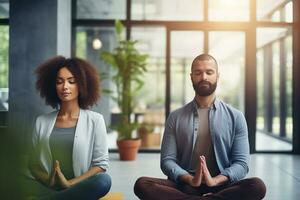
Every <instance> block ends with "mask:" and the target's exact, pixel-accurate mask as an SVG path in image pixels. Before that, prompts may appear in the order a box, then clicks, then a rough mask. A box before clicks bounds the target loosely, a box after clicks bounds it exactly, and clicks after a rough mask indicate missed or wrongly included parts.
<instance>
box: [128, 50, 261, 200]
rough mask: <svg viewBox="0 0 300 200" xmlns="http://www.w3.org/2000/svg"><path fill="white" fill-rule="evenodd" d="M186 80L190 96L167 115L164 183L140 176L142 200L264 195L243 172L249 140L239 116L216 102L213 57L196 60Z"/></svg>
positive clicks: (247, 199) (208, 199)
mask: <svg viewBox="0 0 300 200" xmlns="http://www.w3.org/2000/svg"><path fill="white" fill-rule="evenodd" d="M190 77H191V80H192V83H193V87H194V90H195V98H194V99H193V100H192V101H191V102H190V103H188V104H187V105H185V106H183V107H182V108H180V109H178V110H176V111H174V112H172V113H171V114H170V115H169V117H168V119H167V121H166V124H165V132H164V137H163V142H162V147H161V169H162V171H163V173H164V174H165V175H166V176H168V179H167V180H166V179H158V178H151V177H141V178H139V179H138V180H137V181H136V183H135V186H134V192H135V194H136V195H137V196H138V197H139V198H140V199H143V200H159V199H162V200H172V199H174V200H175V199H176V200H183V199H184V200H192V199H193V200H196V199H197V200H217V199H218V200H219V199H222V200H223V199H226V200H235V199H243V200H256V199H257V200H258V199H262V198H263V197H264V196H265V193H266V187H265V185H264V183H263V181H262V180H261V179H259V178H256V177H255V178H247V179H243V178H244V177H245V176H246V174H247V173H248V170H249V168H248V163H249V157H250V155H249V142H248V131H247V124H246V120H245V117H244V116H243V114H242V112H240V111H238V110H236V109H235V108H233V107H231V106H230V105H228V104H226V103H224V102H223V101H221V100H219V99H217V98H216V95H215V90H216V87H217V83H218V79H219V72H218V64H217V61H216V60H215V58H214V57H212V56H211V55H208V54H201V55H199V56H197V57H196V58H195V59H194V60H193V62H192V66H191V73H190Z"/></svg>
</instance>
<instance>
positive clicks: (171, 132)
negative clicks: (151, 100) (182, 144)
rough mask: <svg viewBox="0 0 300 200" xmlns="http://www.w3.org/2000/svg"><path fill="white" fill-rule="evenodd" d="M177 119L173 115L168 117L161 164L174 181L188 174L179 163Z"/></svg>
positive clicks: (162, 168) (165, 172)
mask: <svg viewBox="0 0 300 200" xmlns="http://www.w3.org/2000/svg"><path fill="white" fill-rule="evenodd" d="M175 131H176V129H175V119H174V117H173V115H172V113H171V114H170V116H169V117H168V119H167V121H166V125H165V131H164V136H163V141H162V146H161V159H160V166H161V170H162V171H163V173H164V174H165V175H166V176H168V178H170V179H171V180H172V181H174V182H179V177H180V176H182V175H185V174H188V172H187V171H186V170H184V169H183V168H181V167H180V166H179V165H178V164H177V163H178V162H177V144H176V136H175Z"/></svg>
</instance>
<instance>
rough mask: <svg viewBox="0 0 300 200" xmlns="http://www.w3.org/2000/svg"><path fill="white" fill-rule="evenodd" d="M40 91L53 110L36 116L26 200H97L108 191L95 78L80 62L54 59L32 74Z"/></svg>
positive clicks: (104, 140)
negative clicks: (96, 110)
mask: <svg viewBox="0 0 300 200" xmlns="http://www.w3.org/2000/svg"><path fill="white" fill-rule="evenodd" d="M36 74H37V82H36V88H37V89H38V91H39V93H40V95H41V97H42V98H44V99H45V102H46V104H47V105H50V106H51V107H53V108H54V109H55V111H53V112H51V113H48V114H44V115H41V116H39V117H37V119H36V122H35V127H34V131H33V135H32V147H33V148H32V155H31V158H30V162H29V171H30V178H28V179H27V182H26V183H27V184H26V188H27V194H26V197H27V199H85V200H86V199H99V198H100V197H103V196H104V195H105V194H106V193H108V191H109V190H110V187H111V178H110V176H109V175H108V174H107V173H106V170H107V168H108V145H107V134H106V127H105V123H104V119H103V116H102V115H101V114H99V113H96V112H93V111H90V110H88V108H90V107H91V106H93V105H94V104H95V103H96V102H97V100H98V98H99V96H100V85H99V73H98V72H97V70H96V69H95V68H94V67H93V66H92V65H91V64H90V63H88V62H87V61H85V60H82V59H79V58H68V59H66V58H64V57H62V56H57V57H54V58H52V59H50V60H48V61H46V62H45V63H43V64H42V65H40V66H39V67H38V68H37V69H36Z"/></svg>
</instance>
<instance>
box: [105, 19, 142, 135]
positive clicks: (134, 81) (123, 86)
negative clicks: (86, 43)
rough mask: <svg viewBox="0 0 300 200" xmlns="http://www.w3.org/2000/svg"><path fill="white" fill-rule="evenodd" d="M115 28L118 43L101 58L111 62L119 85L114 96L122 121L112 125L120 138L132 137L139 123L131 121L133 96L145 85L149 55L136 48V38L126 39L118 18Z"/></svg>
mask: <svg viewBox="0 0 300 200" xmlns="http://www.w3.org/2000/svg"><path fill="white" fill-rule="evenodd" d="M115 30H116V36H117V41H118V45H117V47H116V48H115V49H114V50H113V51H112V52H109V51H102V52H101V58H102V59H103V60H104V62H106V63H108V64H110V65H111V66H112V67H113V68H114V69H115V71H116V73H115V75H114V76H113V77H112V79H113V81H114V82H115V84H116V87H117V96H112V98H113V99H114V100H115V101H116V102H117V104H118V105H119V107H120V109H121V119H120V122H119V123H118V124H117V125H116V126H115V127H112V128H114V129H115V130H117V131H118V133H119V137H118V139H119V140H122V139H131V138H132V131H133V130H134V129H135V128H137V124H136V123H133V122H131V121H130V115H131V114H132V112H133V98H134V97H135V96H136V94H137V92H138V91H139V90H140V89H141V88H142V86H143V83H144V81H143V79H142V77H143V74H144V72H145V71H146V61H147V58H148V55H146V54H141V53H140V52H139V51H138V50H137V49H136V46H135V45H136V44H137V42H138V41H136V40H126V39H124V38H123V37H122V36H123V31H124V26H123V24H122V23H121V22H120V21H118V20H116V21H115Z"/></svg>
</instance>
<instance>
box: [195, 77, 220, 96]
mask: <svg viewBox="0 0 300 200" xmlns="http://www.w3.org/2000/svg"><path fill="white" fill-rule="evenodd" d="M193 88H194V90H195V92H196V94H197V95H199V96H203V97H206V96H209V95H211V94H212V93H214V91H215V90H216V88H217V81H216V82H215V83H210V82H208V81H201V82H198V83H193Z"/></svg>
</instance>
